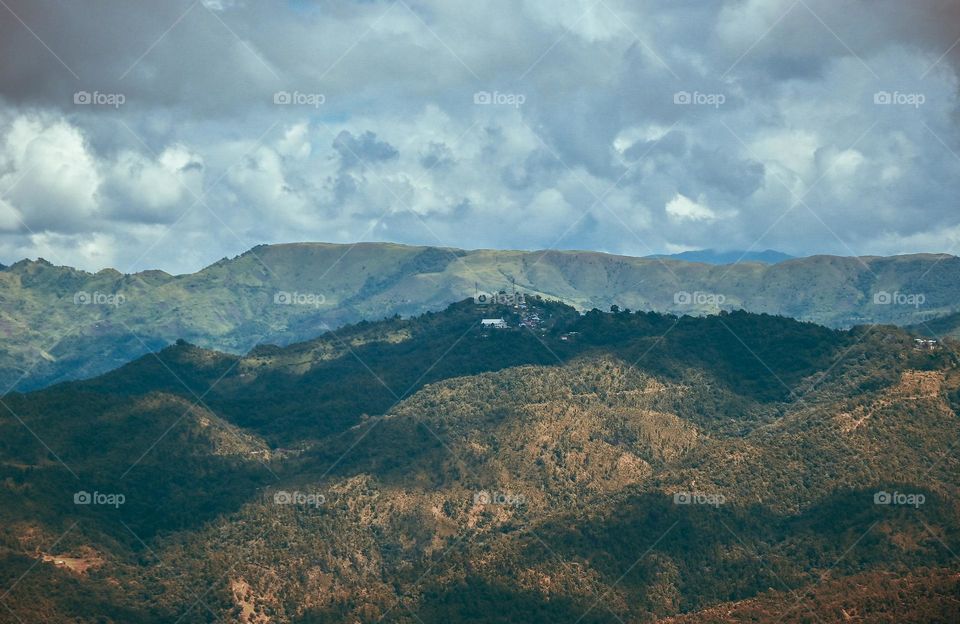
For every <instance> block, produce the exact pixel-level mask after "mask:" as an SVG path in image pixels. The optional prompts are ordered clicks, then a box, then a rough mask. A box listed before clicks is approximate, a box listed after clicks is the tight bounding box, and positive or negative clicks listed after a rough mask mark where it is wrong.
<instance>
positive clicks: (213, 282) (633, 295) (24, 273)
mask: <svg viewBox="0 0 960 624" xmlns="http://www.w3.org/2000/svg"><path fill="white" fill-rule="evenodd" d="M958 278H960V259H958V258H955V257H952V256H934V255H916V256H900V257H892V258H873V257H871V258H839V257H827V256H819V257H812V258H804V259H797V260H790V261H786V262H780V263H778V264H774V265H767V264H759V263H756V264H751V263H741V264H736V265H730V266H713V265H706V264H697V263H692V262H681V261H676V260H664V259H649V258H631V257H624V256H612V255H607V254H600V253H591V252H572V251H546V252H518V251H489V250H480V251H462V250H457V249H442V248H430V247H407V246H403V245H392V244H380V243H368V244H358V245H349V246H348V245H333V244H322V243H311V244H291V245H273V246H261V247H257V248H255V249H253V250H251V251H249V252H247V253H245V254H243V255H241V256H238V257H236V258H233V259H229V260H228V259H224V260H222V261H220V262H218V263H216V264H214V265H212V266H209V267H207V268H205V269H203V270H202V271H199V272H197V273H194V274H189V275H179V276H172V275H168V274H166V273H163V272H161V271H147V272H143V273H137V274H133V275H122V274H120V273H118V272H116V271H113V270H104V271H101V272H99V273H97V274H89V273H85V272H83V271H78V270H75V269H71V268H68V267H55V266H52V265H50V264H49V263H47V262H45V261H36V262H31V261H21V262H18V263H16V264H14V265H12V266H10V267H6V268H3V269H2V270H0V332H2V336H3V343H2V347H0V391H2V390H4V389H7V388H12V387H16V388H18V389H21V390H29V389H34V388H38V387H42V386H45V385H49V384H50V383H52V382H55V381H59V380H65V379H78V378H85V377H92V376H95V375H98V374H101V373H104V372H106V371H108V370H111V369H113V368H116V367H117V366H120V365H122V364H124V363H126V362H129V361H131V360H133V359H135V358H137V357H139V356H141V355H143V354H145V353H148V352H150V351H152V350H156V349H160V348H162V347H164V346H166V345H168V344H171V343H173V342H174V341H176V340H178V339H184V340H187V341H189V342H191V343H194V344H197V345H199V346H202V347H204V348H210V349H216V350H220V351H225V352H230V353H236V354H242V353H245V352H247V351H248V350H249V349H251V348H253V347H254V346H256V345H258V344H264V343H270V344H280V345H284V344H292V343H294V342H297V341H301V340H307V339H310V338H313V337H315V336H317V335H319V334H320V333H322V332H323V331H324V330H325V329H326V328H328V327H329V328H334V327H339V326H342V325H344V324H347V323H354V322H357V321H360V320H362V319H367V320H372V319H381V318H387V317H392V316H394V315H397V314H399V315H402V316H410V315H416V314H420V313H423V312H425V311H428V310H441V309H443V308H444V307H446V306H447V305H448V304H449V303H451V302H453V301H459V300H461V299H463V298H464V297H471V296H473V295H474V294H475V293H476V291H477V289H480V290H481V291H486V292H496V291H498V290H501V289H506V290H508V291H510V290H511V289H512V288H513V283H515V284H516V288H517V289H518V290H520V291H521V292H525V293H528V294H530V295H536V294H539V295H542V296H544V297H549V298H553V299H557V300H560V301H564V302H566V303H568V304H570V305H572V306H575V307H577V308H578V309H580V310H589V309H591V308H594V307H596V308H599V309H603V310H606V309H608V308H609V307H610V306H611V305H618V306H620V307H621V308H628V309H633V310H650V311H660V312H667V313H675V314H692V315H699V314H709V313H715V312H717V311H718V310H720V309H726V310H735V309H745V310H748V311H752V312H758V313H768V314H778V315H784V316H790V317H793V318H798V319H801V320H809V321H813V322H817V323H820V324H823V325H827V326H830V327H849V326H852V325H855V324H863V323H874V322H878V323H893V324H898V325H907V324H911V323H916V322H919V321H921V320H924V321H926V320H928V319H931V318H935V317H937V316H941V315H944V314H948V313H950V312H955V311H957V310H958V307H960V303H958V302H960V290H958V289H960V286H958V285H960V279H958ZM877 297H880V299H879V301H889V303H875V301H878V299H877ZM884 297H886V299H884Z"/></svg>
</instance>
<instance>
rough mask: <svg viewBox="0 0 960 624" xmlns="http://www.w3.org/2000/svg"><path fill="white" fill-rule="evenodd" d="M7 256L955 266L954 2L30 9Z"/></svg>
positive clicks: (3, 251)
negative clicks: (476, 255) (282, 252)
mask: <svg viewBox="0 0 960 624" xmlns="http://www.w3.org/2000/svg"><path fill="white" fill-rule="evenodd" d="M5 2H6V6H2V7H0V54H2V55H3V57H4V58H5V59H6V60H5V62H4V63H3V64H0V260H2V261H4V262H9V261H12V260H16V259H19V258H21V257H37V256H43V257H46V258H47V259H48V260H51V261H53V262H58V263H65V264H72V265H76V266H81V267H84V268H87V269H91V270H96V269H100V268H103V267H105V266H114V267H116V268H118V269H120V270H124V271H132V270H139V269H143V268H163V269H166V270H168V271H171V272H179V271H193V270H196V269H197V268H199V267H200V266H203V265H205V264H208V263H210V262H213V261H215V260H217V259H219V258H220V257H223V256H231V255H235V254H237V253H240V252H242V251H245V250H246V249H248V248H250V247H252V246H254V245H256V244H260V243H264V242H266V243H273V242H288V241H302V240H321V241H331V242H353V241H357V240H384V241H395V242H401V243H410V244H425V245H445V246H456V247H464V248H481V247H495V248H521V249H541V248H576V249H597V250H603V251H609V252H614V253H625V254H631V255H646V254H652V253H662V252H671V251H679V250H684V249H691V248H701V247H714V248H726V249H730V248H740V249H747V248H754V249H767V248H777V249H781V250H783V251H785V252H788V253H791V254H795V255H805V254H812V253H836V254H843V255H851V254H863V255H865V254H890V253H903V252H916V251H953V252H957V251H960V244H958V243H960V210H958V209H957V205H956V198H957V197H958V196H960V193H958V191H960V188H958V186H960V156H958V154H960V128H958V125H957V123H958V119H960V118H958V115H957V94H958V91H957V87H958V84H957V67H958V62H960V45H958V44H957V40H958V38H960V9H958V7H957V5H956V3H954V2H947V1H945V0H918V1H916V2H910V3H905V2H897V1H894V0H874V1H870V2H867V1H866V0H862V1H853V2H845V3H837V2H831V1H829V0H798V1H790V0H736V1H734V0H725V1H723V2H720V1H718V2H711V3H702V2H689V1H677V0H672V1H666V0H664V1H653V0H651V1H647V2H634V1H628V0H599V1H597V0H549V1H548V0H513V1H511V2H506V1H500V0H491V1H490V2H485V3H467V2H459V1H457V2H451V1H449V0H446V1H441V0H423V1H414V0H394V1H380V0H363V1H361V0H355V1H353V2H332V1H321V0H317V1H309V2H308V1H306V0H298V1H289V2H286V3H283V4H281V3H277V2H266V1H254V0H216V1H214V0H204V1H197V2H191V1H189V0H184V1H172V2H163V3H139V2H138V3H116V2H107V1H96V0H94V1H91V2H85V3H66V2H57V1H55V0H29V1H27V0H5Z"/></svg>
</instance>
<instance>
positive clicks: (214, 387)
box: [0, 297, 960, 624]
mask: <svg viewBox="0 0 960 624" xmlns="http://www.w3.org/2000/svg"><path fill="white" fill-rule="evenodd" d="M524 305H526V307H525V308H520V307H514V306H500V305H489V306H478V305H476V304H475V303H474V302H472V301H469V300H468V301H463V302H460V303H457V304H454V305H451V306H449V307H448V308H447V309H446V310H444V311H442V312H439V313H428V314H426V315H423V316H420V317H417V318H413V319H396V318H394V319H389V320H385V321H382V322H377V323H369V322H364V323H360V324H358V325H354V326H349V327H345V328H342V329H340V330H338V331H336V332H332V333H329V334H326V335H324V336H321V337H319V338H317V339H314V340H311V341H307V342H304V343H299V344H295V345H291V346H288V347H285V348H280V347H261V348H259V349H256V350H255V351H254V352H252V353H250V354H249V355H247V356H243V357H238V356H234V355H229V354H223V353H217V352H213V351H208V350H205V349H201V348H198V347H196V346H193V345H189V344H186V343H180V344H177V345H174V346H171V347H169V348H166V349H164V350H163V351H161V352H160V353H157V354H151V355H148V356H145V357H143V358H141V359H139V360H137V361H135V362H132V363H130V364H128V365H127V366H124V367H122V368H120V369H118V370H116V371H114V372H111V373H109V374H107V375H103V376H101V377H98V378H96V379H91V380H88V381H81V382H72V383H66V384H60V385H57V386H54V387H52V388H48V389H45V390H41V391H38V392H34V393H29V394H13V395H8V396H7V397H5V398H4V402H5V405H7V406H8V410H9V411H4V412H3V413H0V520H2V521H0V574H2V575H3V576H2V579H0V580H2V581H3V586H4V587H10V590H9V591H8V592H7V593H6V594H5V595H4V596H3V598H2V601H3V605H4V607H5V609H4V611H3V612H0V621H3V622H7V621H24V622H34V621H37V622H39V621H74V622H78V623H80V624H87V623H93V622H103V621H106V622H134V621H135V622H143V623H144V624H151V623H157V624H160V623H165V622H183V623H190V624H192V623H200V622H213V621H226V622H242V623H245V624H268V623H275V624H287V623H302V624H307V623H316V622H363V623H373V622H403V623H404V624H410V623H413V622H430V623H433V622H477V623H493V622H497V623H500V622H503V623H506V622H521V621H522V622H530V623H531V624H538V623H540V622H543V623H544V624H546V623H550V624H553V623H555V622H571V623H573V622H587V623H591V624H592V623H596V624H599V623H601V622H610V621H623V622H653V621H658V620H660V619H664V618H670V617H673V616H678V615H681V614H687V615H685V616H684V618H682V619H681V620H679V621H684V622H715V621H718V619H717V618H718V617H719V616H718V614H722V613H725V612H726V613H734V612H736V613H738V614H743V615H744V617H747V616H749V617H753V618H755V619H756V621H766V622H776V621H779V620H782V621H786V622H807V621H824V622H836V621H843V620H845V619H846V618H845V614H846V615H847V616H851V617H857V618H860V619H861V620H862V621H865V622H917V623H920V622H949V621H956V619H957V618H958V617H960V606H958V603H957V601H956V588H957V582H956V581H957V579H956V572H955V571H956V567H955V560H954V555H953V553H954V552H957V550H958V549H960V524H958V518H960V514H958V507H957V500H958V498H957V494H958V493H960V478H958V475H960V463H958V462H960V460H958V458H957V456H956V454H955V453H953V452H952V451H953V450H954V449H955V448H956V446H957V445H958V443H960V437H958V436H960V433H958V432H960V426H958V425H960V423H958V420H957V412H956V410H957V408H958V407H960V374H958V370H960V369H958V363H960V360H958V357H957V355H956V352H955V351H954V349H955V348H956V344H955V343H950V344H947V345H941V346H940V347H938V348H936V349H934V350H919V349H917V348H915V343H914V340H913V338H912V336H911V335H909V334H907V333H906V332H904V331H902V330H899V329H897V328H893V327H873V328H857V329H854V330H851V331H837V330H831V329H828V328H825V327H821V326H817V325H814V324H807V323H800V322H797V321H795V320H791V319H786V318H778V317H773V316H766V315H756V314H750V313H745V312H734V313H722V314H719V315H713V316H708V317H704V318H693V317H674V316H667V315H660V314H656V313H626V312H623V311H621V312H618V313H604V312H599V311H593V312H590V313H588V314H586V315H580V314H579V313H578V312H577V311H576V310H575V309H573V308H570V307H568V306H565V305H563V304H559V303H551V302H547V301H545V300H540V299H537V298H536V297H530V298H528V299H527V303H526V304H524ZM486 316H494V317H500V318H504V319H505V320H506V321H507V322H508V325H509V328H508V329H490V328H484V327H482V326H481V325H480V320H481V319H482V318H484V317H486ZM534 317H536V319H538V320H537V321H533V318H534ZM521 322H523V323H525V324H524V325H523V326H521V325H520V323H521ZM14 415H16V417H15V416H14ZM41 440H42V441H41ZM28 572H29V573H28ZM852 588H856V590H855V591H853V589H852ZM803 596H806V597H808V599H807V600H805V601H803V600H801V597H803ZM811 597H815V598H811ZM11 614H12V615H11ZM14 618H16V619H14ZM668 621H670V620H668Z"/></svg>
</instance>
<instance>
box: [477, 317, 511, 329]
mask: <svg viewBox="0 0 960 624" xmlns="http://www.w3.org/2000/svg"><path fill="white" fill-rule="evenodd" d="M480 326H481V327H492V328H494V329H506V328H507V327H509V326H508V325H507V322H506V321H505V320H503V319H502V318H496V319H483V320H482V321H480Z"/></svg>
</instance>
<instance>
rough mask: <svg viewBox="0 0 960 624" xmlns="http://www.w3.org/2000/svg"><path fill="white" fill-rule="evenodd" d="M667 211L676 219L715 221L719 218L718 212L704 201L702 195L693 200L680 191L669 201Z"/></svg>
mask: <svg viewBox="0 0 960 624" xmlns="http://www.w3.org/2000/svg"><path fill="white" fill-rule="evenodd" d="M666 211H667V214H668V215H669V216H670V218H671V219H673V220H674V221H713V220H715V219H716V218H717V214H716V213H715V212H714V211H712V210H710V208H708V207H707V205H706V204H705V203H703V198H702V197H701V198H700V200H699V201H693V200H692V199H690V198H689V197H685V196H683V195H681V194H680V193H677V194H676V195H675V196H674V197H673V199H671V200H670V201H669V202H667V205H666Z"/></svg>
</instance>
